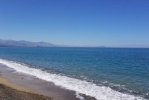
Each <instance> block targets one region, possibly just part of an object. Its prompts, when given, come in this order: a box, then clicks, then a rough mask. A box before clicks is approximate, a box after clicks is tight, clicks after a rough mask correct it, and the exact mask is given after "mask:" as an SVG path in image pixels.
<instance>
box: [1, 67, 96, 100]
mask: <svg viewBox="0 0 149 100" xmlns="http://www.w3.org/2000/svg"><path fill="white" fill-rule="evenodd" d="M0 76H1V77H2V78H3V79H4V80H6V81H8V82H5V83H4V85H6V86H9V87H11V88H13V89H17V90H21V91H24V92H25V93H27V92H28V93H33V94H40V95H44V96H45V98H46V99H35V100H51V97H52V98H53V100H80V99H78V98H76V95H75V92H74V91H69V90H66V89H64V88H61V87H58V86H55V85H54V84H53V83H50V82H46V81H44V80H40V79H38V78H36V77H33V76H29V75H26V74H23V73H17V72H16V71H14V70H13V69H10V68H8V67H6V66H4V65H0ZM0 83H1V80H0ZM6 83H9V84H6ZM12 84H13V85H12ZM0 88H1V87H0ZM6 89H7V87H6ZM10 92H11V91H10ZM16 93H17V92H16ZM22 94H23V95H24V93H21V94H19V95H21V96H22ZM47 97H49V99H47ZM0 100H1V99H0ZM4 100H12V99H4ZM13 100H17V99H13ZM18 100H22V99H18ZM25 100H34V99H25ZM85 100H95V99H94V98H90V97H87V96H85Z"/></svg>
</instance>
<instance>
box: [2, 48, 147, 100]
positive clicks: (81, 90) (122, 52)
mask: <svg viewBox="0 0 149 100" xmlns="http://www.w3.org/2000/svg"><path fill="white" fill-rule="evenodd" d="M0 63H1V64H4V65H6V66H8V67H10V68H13V69H14V70H16V72H21V73H25V74H28V75H31V76H34V77H37V78H39V79H42V80H45V81H49V82H53V83H54V84H55V85H56V86H60V87H62V88H64V89H68V90H72V91H75V92H76V94H85V95H87V96H91V97H94V98H96V99H97V100H149V49H148V48H88V47H50V48H43V47H42V48H40V47H37V48H23V47H1V48H0Z"/></svg>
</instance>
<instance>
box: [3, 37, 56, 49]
mask: <svg viewBox="0 0 149 100" xmlns="http://www.w3.org/2000/svg"><path fill="white" fill-rule="evenodd" d="M0 47H55V45H54V44H51V43H47V42H30V41H25V40H21V41H16V40H2V39H0Z"/></svg>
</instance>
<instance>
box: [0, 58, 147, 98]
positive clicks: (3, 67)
mask: <svg viewBox="0 0 149 100" xmlns="http://www.w3.org/2000/svg"><path fill="white" fill-rule="evenodd" d="M7 66H8V67H7ZM15 66H16V67H15ZM0 72H1V74H2V75H3V76H4V77H5V78H6V79H7V80H9V81H11V82H12V83H15V84H16V85H17V86H23V87H25V88H28V89H29V90H30V89H31V90H32V91H36V92H37V93H38V94H41V95H44V96H50V97H51V96H52V97H53V98H54V100H96V99H98V98H99V100H100V99H101V98H102V99H104V100H111V97H113V98H112V100H130V99H131V100H146V99H144V98H142V97H138V96H135V95H131V94H125V93H121V92H118V91H115V90H112V89H111V88H108V87H105V86H96V85H95V84H91V83H89V82H86V81H81V80H78V79H73V78H69V77H65V76H58V75H54V74H49V73H43V71H41V70H38V69H34V68H30V67H27V66H24V65H23V64H19V63H15V62H14V63H13V62H11V61H7V60H6V61H5V60H4V61H3V60H2V61H1V64H0ZM32 72H33V73H32ZM34 72H35V73H34ZM50 76H52V77H50ZM69 82H71V83H70V84H69ZM60 83H63V85H62V84H60ZM72 85H73V87H74V88H73V87H72ZM63 86H64V87H63ZM69 86H71V88H70V87H69ZM67 87H69V88H67ZM82 87H83V88H82ZM76 89H77V90H76ZM78 89H79V90H78ZM80 89H81V92H80ZM73 90H74V91H73ZM75 90H76V91H79V92H76V91H75ZM82 90H85V91H82ZM106 91H107V92H106ZM88 93H90V94H88ZM97 93H98V94H97ZM85 94H86V95H85ZM87 95H89V96H87ZM91 96H92V97H91ZM95 98H96V99H95ZM114 98H115V99H114ZM118 98H119V99H118Z"/></svg>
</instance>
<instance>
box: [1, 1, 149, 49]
mask: <svg viewBox="0 0 149 100" xmlns="http://www.w3.org/2000/svg"><path fill="white" fill-rule="evenodd" d="M0 38H1V39H11V40H28V41H45V42H50V43H53V44H56V45H64V46H107V47H149V0H0Z"/></svg>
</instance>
